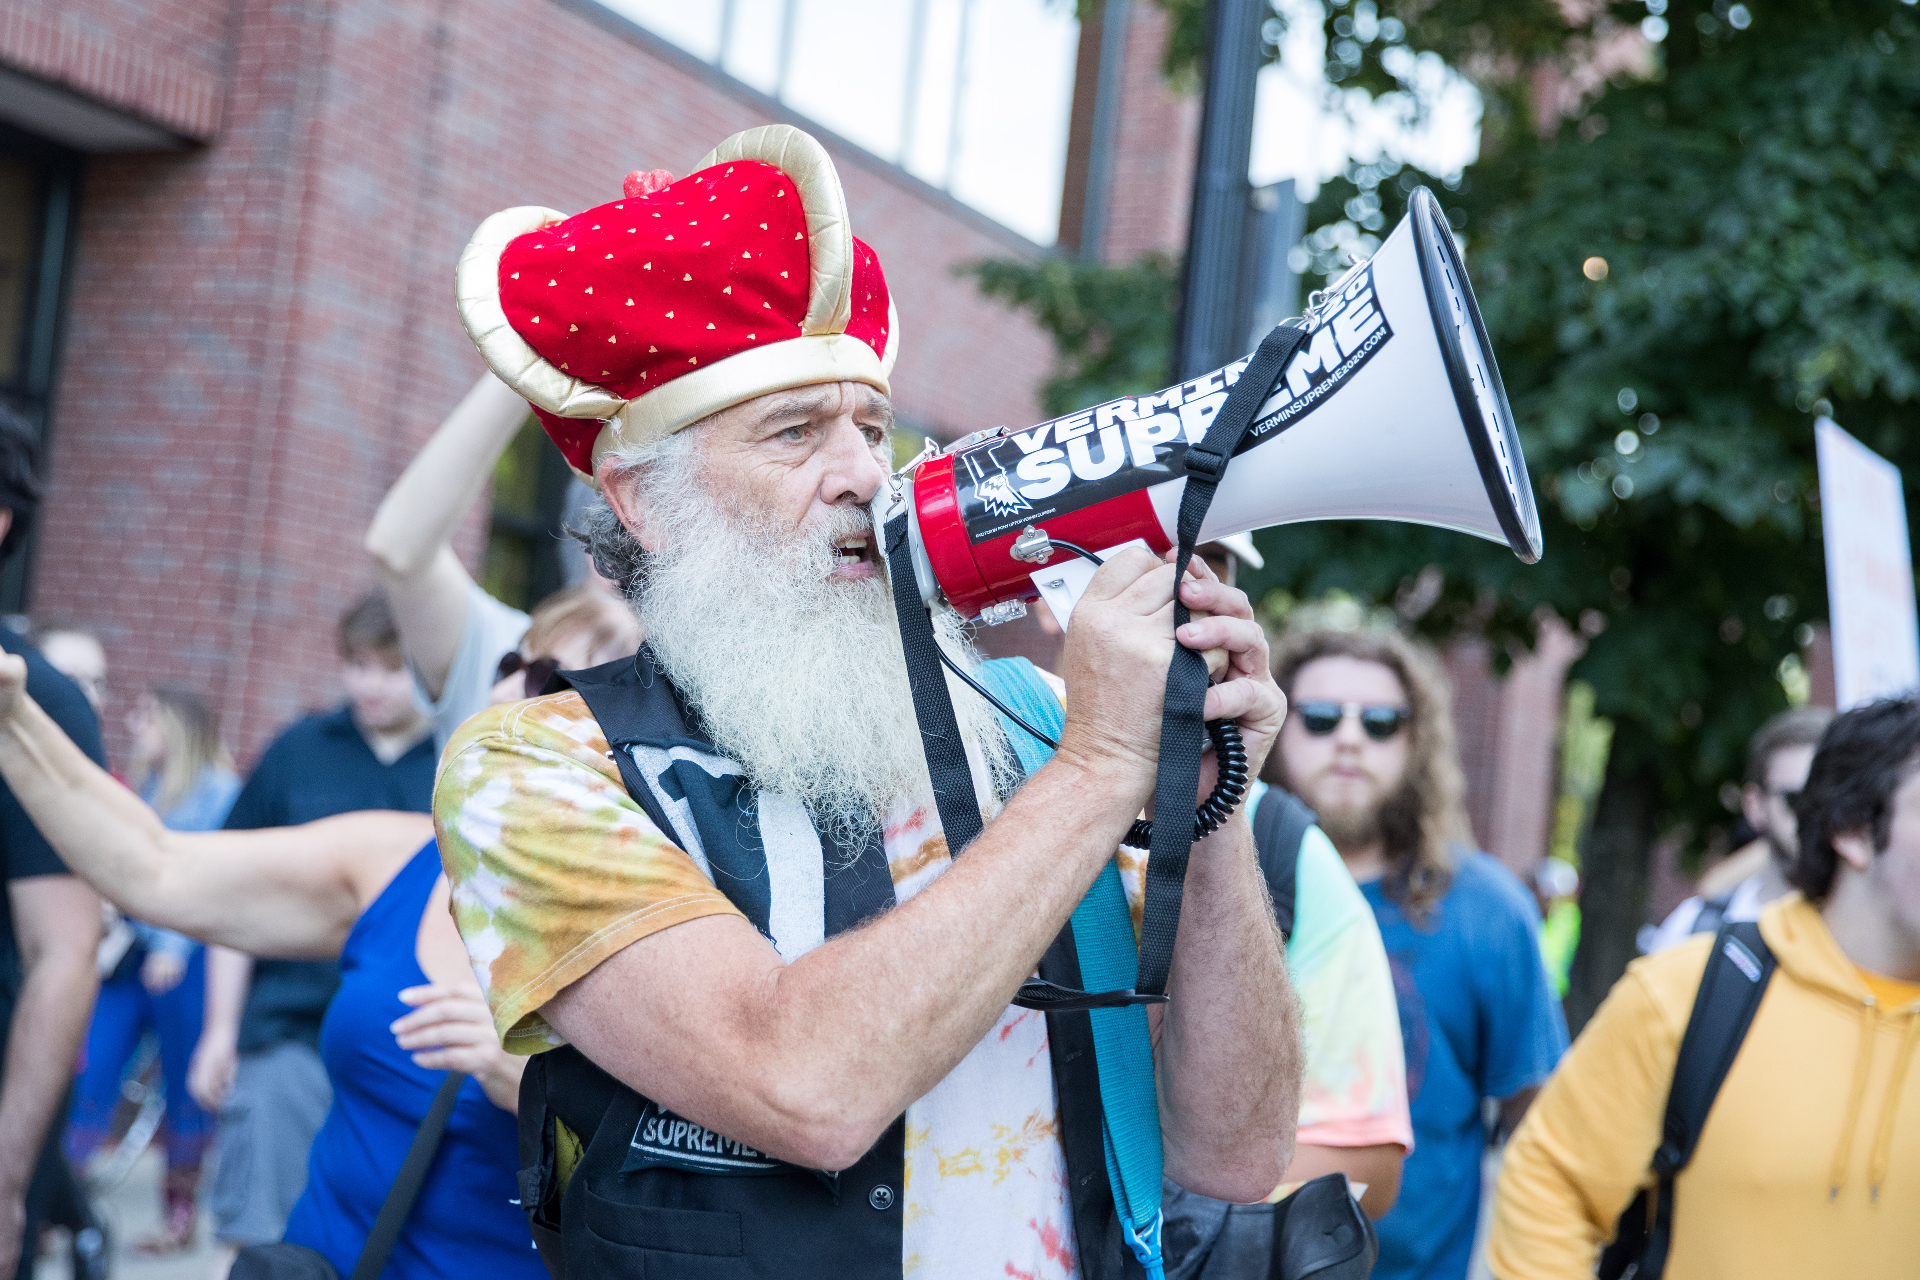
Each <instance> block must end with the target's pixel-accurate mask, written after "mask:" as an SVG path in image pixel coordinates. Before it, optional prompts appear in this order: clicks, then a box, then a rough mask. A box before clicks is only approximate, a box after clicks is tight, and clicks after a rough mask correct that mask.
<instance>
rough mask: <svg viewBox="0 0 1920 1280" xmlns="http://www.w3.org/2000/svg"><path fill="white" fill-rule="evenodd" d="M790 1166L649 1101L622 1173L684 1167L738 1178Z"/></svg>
mask: <svg viewBox="0 0 1920 1280" xmlns="http://www.w3.org/2000/svg"><path fill="white" fill-rule="evenodd" d="M788 1167H789V1166H787V1165H785V1164H782V1163H781V1162H780V1161H778V1160H775V1159H774V1158H773V1157H772V1156H770V1155H766V1154H765V1153H763V1152H759V1151H755V1150H754V1149H753V1148H752V1147H750V1146H748V1145H747V1144H746V1143H744V1142H735V1141H734V1140H733V1139H732V1138H729V1137H725V1136H723V1135H721V1134H718V1133H715V1132H714V1131H713V1130H711V1129H709V1128H707V1127H706V1126H705V1125H701V1124H695V1123H694V1122H693V1121H691V1120H688V1119H686V1118H685V1117H684V1116H677V1115H675V1114H673V1112H671V1111H668V1110H667V1109H666V1108H665V1107H662V1106H660V1105H659V1104H658V1103H655V1102H652V1101H649V1102H648V1103H647V1104H646V1106H645V1107H643V1108H642V1109H641V1111H640V1123H639V1124H637V1125H635V1126H634V1129H633V1141H632V1142H631V1143H629V1144H628V1147H627V1158H626V1162H625V1163H623V1164H622V1165H621V1166H620V1172H622V1173H632V1172H634V1171H635V1170H637V1169H681V1170H684V1171H685V1172H687V1173H712V1174H721V1175H725V1176H732V1177H736V1178H763V1177H766V1176H767V1175H769V1174H775V1173H779V1172H781V1171H782V1170H784V1169H786V1168H788Z"/></svg>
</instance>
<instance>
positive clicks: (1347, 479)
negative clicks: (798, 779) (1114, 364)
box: [875, 187, 1541, 624]
mask: <svg viewBox="0 0 1920 1280" xmlns="http://www.w3.org/2000/svg"><path fill="white" fill-rule="evenodd" d="M1287 323H1288V324H1290V325H1293V326H1295V327H1298V328H1300V329H1303V330H1305V331H1306V335H1307V336H1306V337H1305V339H1304V340H1303V341H1302V342H1301V343H1300V345H1299V347H1298V348H1297V349H1296V351H1295V354H1294V355H1293V357H1292V359H1291V360H1289V361H1288V363H1287V365H1286V366H1285V371H1284V374H1283V375H1282V376H1281V377H1280V378H1279V379H1277V380H1276V381H1275V383H1274V385H1273V387H1272V389H1271V391H1270V393H1269V394H1268V395H1267V397H1266V399H1265V401H1264V402H1263V403H1262V404H1261V406H1260V408H1259V410H1258V411H1257V413H1256V416H1255V418H1254V422H1253V425H1252V426H1251V427H1250V428H1249V429H1248V431H1247V433H1246V436H1245V438H1244V439H1243V441H1242V442H1241V444H1240V447H1239V449H1238V450H1237V451H1236V452H1235V454H1234V456H1233V458H1232V460H1231V462H1230V464H1229V465H1228V467H1227V470H1226V473H1225V475H1224V477H1223V478H1222V479H1221V481H1220V484H1219V488H1218V490H1217V492H1216V493H1215V495H1214V498H1213V503H1212V506H1211V507H1210V508H1209V510H1208V513H1207V516H1206V520H1205V522H1204V523H1203V524H1202V526H1201V531H1200V539H1199V540H1200V541H1202V542H1205V541H1210V540H1212V539H1214V538H1219V537H1223V536H1226V535H1229V534H1235V533H1241V532H1245V531H1247V530H1251V529H1263V528H1267V527H1270V526H1273V525H1282V524H1293V523H1297V522H1300V521H1305V520H1353V519H1360V520H1396V521H1405V522H1409V523H1413V524H1423V525H1431V526H1435V527H1437V528H1442V529H1453V530H1457V531H1459V532H1461V533H1468V534H1472V535H1474V536H1476V537H1481V538H1485V539H1488V540H1489V541H1493V542H1501V543H1505V544H1506V545H1507V546H1509V547H1511V548H1512V549H1513V552H1514V554H1515V555H1517V556H1519V557H1520V559H1521V560H1523V561H1525V562H1526V563H1528V564H1531V563H1533V562H1534V561H1536V560H1538V559H1539V558H1540V552H1541V540H1540V516H1539V512H1538V510H1537V508H1536V507H1535V505H1534V498H1533V488H1532V485H1531V484H1530V483H1529V481H1528V479H1527V464H1526V459H1525V458H1524V457H1523V456H1522V455H1521V452H1520V440H1519V435H1518V433H1517V431H1516V430H1515V428H1514V423H1513V413H1512V410H1511V409H1510V408H1509V407H1508V405H1507V393H1506V389H1505V387H1504V386H1503V385H1502V384H1501V381H1500V370H1499V368H1498V367H1497V366H1496V365H1495V363H1494V358H1493V350H1492V347H1491V346H1490V345H1489V343H1488V341H1487V332H1486V326H1485V325H1484V324H1483V323H1482V321H1481V319H1480V309H1479V307H1478V306H1477V305H1476V304H1475V302H1474V299H1473V288H1472V286H1471V285H1470V284H1469V283H1468V281H1467V273H1466V267H1465V264H1464V263H1463V262H1462V260H1461V257H1460V249H1459V246H1458V244H1456V243H1455V241H1454V238H1453V233H1452V231H1451V229H1450V228H1449V227H1448V226H1447V224H1446V221H1445V220H1444V218H1443V217H1442V216H1441V213H1440V207H1439V202H1438V201H1437V200H1435V199H1434V197H1433V193H1432V192H1431V191H1428V190H1427V189H1426V188H1425V187H1419V188H1416V189H1415V190H1414V192H1413V196H1412V199H1411V201H1410V204H1409V207H1408V212H1407V215H1406V216H1405V217H1404V218H1402V219H1401V221H1400V225H1399V226H1397V227H1396V228H1394V231H1393V233H1392V234H1391V235H1390V236H1388V237H1387V240H1386V243H1384V244H1382V245H1381V246H1380V250H1379V252H1378V253H1376V254H1374V256H1373V257H1372V258H1371V259H1369V260H1367V261H1366V262H1363V263H1359V264H1357V265H1355V266H1354V267H1353V268H1352V269H1351V270H1350V271H1348V272H1347V273H1346V275H1344V276H1342V277H1341V278H1340V279H1339V280H1338V281H1337V282H1335V283H1334V284H1332V285H1330V286H1328V287H1327V288H1326V289H1323V290H1320V291H1318V292H1316V293H1315V294H1314V295H1313V296H1312V297H1311V298H1310V299H1309V302H1308V306H1307V309H1306V312H1305V313H1304V314H1303V315H1301V316H1300V317H1298V318H1297V319H1295V320H1291V321H1288V322H1287ZM1251 358H1252V357H1250V356H1249V357H1247V358H1245V359H1241V360H1236V361H1234V362H1233V363H1232V364H1229V365H1227V366H1226V367H1224V368H1221V369H1216V370H1214V371H1213V372H1211V373H1208V374H1206V375H1205V376H1203V377H1199V378H1195V379H1192V380H1191V381H1188V382H1181V383H1176V384H1174V385H1173V386H1170V387H1165V388H1162V389H1161V390H1159V391H1156V392H1154V393H1153V394H1152V395H1146V396H1135V397H1123V398H1121V399H1118V400H1110V401H1108V402H1107V403H1105V404H1101V405H1095V406H1093V407H1092V408H1088V409H1083V410H1081V411H1080V412H1078V413H1070V414H1067V415H1066V416H1065V417H1060V418H1054V419H1052V420H1050V421H1047V422H1042V423H1039V424H1038V425H1036V426H1033V427H1029V428H1027V429H1026V430H1021V431H1016V430H1012V429H1010V428H1007V427H998V428H995V429H993V430H991V431H982V432H976V433H974V434H973V435H970V436H968V437H966V438H965V439H963V440H960V441H959V442H957V443H956V444H954V445H952V446H951V447H949V448H946V449H944V450H942V449H938V448H936V447H935V446H932V445H931V444H930V445H929V448H928V450H927V451H926V452H924V453H923V454H922V455H921V456H920V457H919V458H916V459H915V460H914V461H913V462H912V463H909V464H908V466H907V467H906V468H903V470H902V472H901V473H900V474H899V475H896V476H895V477H894V483H893V484H892V485H891V486H887V487H883V488H882V490H881V494H880V497H879V500H878V501H877V502H876V503H875V507H876V510H875V516H876V520H877V523H878V524H879V526H881V527H884V526H885V524H886V522H887V519H888V518H889V517H890V516H891V515H893V514H895V513H897V512H898V511H899V510H900V508H901V506H903V505H904V507H905V508H906V511H907V514H908V533H909V537H910V540H911V548H912V559H913V569H914V578H915V582H916V585H917V586H918V588H919V591H920V597H921V599H922V600H923V601H925V602H927V603H928V604H930V605H931V604H934V603H936V602H938V601H941V600H944V601H945V602H946V603H947V604H948V605H950V606H951V607H952V608H953V609H954V610H955V611H957V612H958V613H959V614H960V616H961V617H963V618H967V619H977V620H979V621H981V622H983V623H987V624H993V623H998V622H1006V621H1009V620H1011V619H1013V618H1016V617H1019V616H1021V615H1022V614H1024V613H1025V612H1026V604H1027V602H1028V601H1031V600H1034V599H1037V598H1042V597H1044V598H1045V599H1046V600H1047V602H1048V604H1049V606H1050V607H1052V608H1053V610H1054V613H1055V615H1056V616H1057V617H1059V618H1060V620H1061V622H1062V623H1063V624H1064V623H1065V621H1066V619H1065V616H1064V613H1065V611H1067V610H1070V609H1071V606H1072V601H1073V600H1074V599H1076V598H1077V597H1078V595H1079V589H1078V588H1079V587H1081V586H1084V585H1085V580H1086V579H1087V578H1089V577H1091V575H1092V567H1091V566H1090V565H1087V564H1085V562H1084V561H1079V562H1074V561H1073V558H1072V557H1070V556H1068V555H1066V554H1065V553H1064V552H1059V553H1058V554H1059V555H1060V557H1061V562H1060V563H1058V564H1056V563H1054V562H1053V558H1052V557H1053V555H1054V554H1055V552H1054V551H1052V550H1050V547H1049V541H1050V540H1051V541H1053V542H1060V541H1065V542H1068V543H1074V544H1079V545H1081V546H1084V547H1089V548H1094V549H1096V551H1098V550H1105V549H1111V548H1114V547H1116V546H1120V545H1125V544H1127V543H1130V542H1133V541H1135V540H1139V541H1142V542H1144V543H1145V544H1146V545H1147V546H1148V547H1149V548H1151V549H1152V550H1154V551H1155V552H1159V553H1164V552H1166V551H1167V550H1168V549H1169V548H1170V547H1172V546H1173V543H1174V531H1175V527H1176V519H1177V516H1178V512H1179V510H1180V499H1181V495H1182V493H1183V491H1184V490H1185V487H1186V479H1185V475H1186V472H1185V466H1184V455H1185V453H1186V450H1187V447H1188V446H1189V445H1192V444H1198V443H1199V442H1200V441H1201V439H1202V438H1203V437H1204V436H1205V434H1206V430H1207V424H1208V423H1209V422H1210V421H1211V420H1212V418H1213V416H1214V414H1216V413H1218V412H1219V411H1220V407H1221V405H1223V404H1224V403H1225V402H1226V399H1227V393H1228V389H1229V388H1231V387H1233V386H1234V385H1235V384H1236V383H1237V382H1238V381H1239V378H1240V375H1241V373H1242V372H1243V371H1244V370H1245V369H1246V367H1247V365H1248V363H1249V361H1250V360H1251ZM1023 536H1024V541H1023ZM1036 547H1037V549H1038V554H1037V555H1036V554H1035V548H1036ZM1069 562H1071V565H1070V563H1069ZM1036 563H1040V564H1042V567H1041V568H1039V569H1036V568H1035V565H1036Z"/></svg>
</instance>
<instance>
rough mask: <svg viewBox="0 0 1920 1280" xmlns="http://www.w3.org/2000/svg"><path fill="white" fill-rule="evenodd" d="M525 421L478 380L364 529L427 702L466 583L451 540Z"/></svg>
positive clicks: (442, 669) (441, 681) (499, 392)
mask: <svg viewBox="0 0 1920 1280" xmlns="http://www.w3.org/2000/svg"><path fill="white" fill-rule="evenodd" d="M526 417H527V402H526V401H524V400H522V399H521V398H520V397H519V396H518V395H516V394H514V393H513V392H512V391H511V390H509V389H508V388H507V386H506V384H505V383H503V382H501V381H500V380H499V379H498V378H496V377H494V376H493V375H492V374H491V373H488V374H482V375H481V378H480V380H479V381H478V382H476V383H474V384H473V389H472V390H471V391H469V392H467V394H466V396H465V398H464V399H462V400H461V401H460V403H459V404H457V405H455V406H454V410H453V412H452V413H450V414H448V415H447V419H446V421H445V422H442V423H441V424H440V429H439V430H438V431H435V432H434V433H433V438H432V439H430V440H428V441H427V443H426V447H425V448H423V449H421V450H420V452H419V453H418V454H416V455H415V456H414V459H413V461H412V462H410V463H408V464H407V469H406V470H405V471H403V472H401V473H400V478H399V479H398V480H396V481H394V482H393V488H391V489H389V490H388V491H387V496H386V498H385V499H383V500H382V501H381V503H380V509H379V510H378V511H376V512H374V515H373V523H372V524H371V525H369V526H368V527H367V538H366V548H367V551H368V553H369V554H370V555H372V556H373V559H374V562H375V563H376V564H378V565H379V567H380V582H381V585H382V586H383V587H385V588H386V592H387V599H388V600H389V601H390V602H391V604H392V606H393V616H394V621H395V622H396V623H397V624H398V626H399V628H400V646H401V649H402V650H403V651H404V652H405V654H406V656H407V660H408V661H409V662H411V663H412V664H413V669H414V672H415V674H417V675H418V676H419V677H420V683H421V684H422V685H423V686H425V688H426V691H427V693H428V694H429V695H430V696H432V697H435V698H438V697H439V696H440V691H441V688H442V686H444V685H445V684H446V680H447V672H448V670H449V669H450V668H451V667H452V665H453V657H454V653H455V651H456V650H458V648H459V646H460V632H461V629H462V628H463V627H464V626H465V625H466V621H467V595H468V590H469V588H470V587H471V585H472V582H473V579H472V578H471V577H470V576H469V575H468V573H467V571H466V568H465V566H463V565H462V564H461V563H460V558H459V557H458V556H456V555H454V554H453V546H452V540H453V531H454V529H455V528H457V527H458V526H459V524H460V521H461V519H462V518H463V517H464V516H465V515H466V514H467V512H468V511H469V510H470V509H471V508H472V506H473V504H474V503H475V502H476V501H478V500H479V497H480V494H481V491H482V490H483V489H485V488H486V485H487V481H488V480H489V479H490V478H491V476H492V474H493V464H494V463H495V462H496V461H497V460H498V459H499V457H500V455H501V453H502V452H504V451H505V449H506V447H507V446H508V445H509V444H511V443H512V442H513V437H514V436H515V435H516V434H517V433H518V432H519V430H520V424H521V423H522V422H524V421H526Z"/></svg>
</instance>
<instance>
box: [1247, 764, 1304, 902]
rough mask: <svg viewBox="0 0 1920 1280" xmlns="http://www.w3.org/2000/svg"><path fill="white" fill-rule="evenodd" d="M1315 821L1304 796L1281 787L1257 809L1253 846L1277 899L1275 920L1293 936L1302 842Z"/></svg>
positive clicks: (1262, 799) (1269, 790) (1269, 891)
mask: <svg viewBox="0 0 1920 1280" xmlns="http://www.w3.org/2000/svg"><path fill="white" fill-rule="evenodd" d="M1315 821H1317V818H1316V816H1315V814H1314V812H1313V810H1311V809H1309V808H1307V806H1306V804H1305V802H1303V801H1302V800H1301V799H1300V797H1298V796H1296V795H1294V794H1293V793H1292V792H1289V791H1282V790H1281V789H1280V788H1279V787H1268V788H1267V791H1266V794H1265V795H1263V796H1261V797H1260V805H1259V807H1258V808H1256V809H1255V810H1254V811H1253V847H1254V851H1255V852H1256V853H1258V854H1259V856H1260V874H1261V875H1263V876H1265V877H1266V879H1267V896H1268V897H1270V898H1272V899H1273V920H1274V923H1275V924H1277V925H1279V926H1280V932H1281V933H1282V934H1283V935H1285V936H1287V937H1289V938H1290V937H1292V936H1293V903H1294V896H1295V886H1296V883H1297V881H1298V879H1299V866H1300V843H1301V841H1303V840H1304V839H1306V835H1307V828H1308V827H1311V826H1312V825H1313V824H1314V822H1315Z"/></svg>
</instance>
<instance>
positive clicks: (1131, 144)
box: [1102, 0, 1200, 262]
mask: <svg viewBox="0 0 1920 1280" xmlns="http://www.w3.org/2000/svg"><path fill="white" fill-rule="evenodd" d="M1127 10H1128V20H1127V44H1126V57H1125V59H1124V60H1123V64H1122V65H1123V67H1124V71H1123V89H1124V91H1123V94H1122V97H1121V103H1120V113H1119V121H1118V124H1117V125H1116V127H1115V129H1114V155H1113V169H1112V174H1113V188H1112V191H1111V192H1110V193H1109V196H1108V199H1109V201H1110V203H1109V205H1108V211H1107V234H1106V243H1105V245H1103V246H1102V248H1103V250H1104V253H1105V256H1106V258H1107V260H1108V261H1110V262H1131V261H1133V259H1135V258H1137V257H1139V256H1140V255H1141V254H1143V253H1148V252H1150V251H1153V250H1156V249H1157V250H1160V251H1161V252H1163V253H1170V254H1173V255H1175V256H1176V257H1177V256H1179V255H1181V254H1183V253H1185V252H1186V247H1187V215H1188V214H1189V213H1190V212H1191V211H1192V206H1193V168H1194V165H1195V164H1196V163H1197V161H1198V157H1199V151H1200V98H1199V96H1198V94H1196V93H1181V92H1177V91H1175V90H1174V89H1173V88H1172V87H1170V86H1169V85H1168V83H1167V80H1166V77H1165V76H1163V75H1162V74H1161V71H1160V68H1161V63H1162V61H1163V59H1164V58H1165V55H1166V44H1167V30H1168V27H1169V25H1170V23H1171V19H1169V18H1168V17H1167V15H1166V13H1165V11H1164V10H1162V9H1161V8H1160V7H1159V6H1158V5H1157V4H1150V3H1146V2H1145V0H1135V3H1133V4H1130V5H1128V6H1127Z"/></svg>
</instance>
